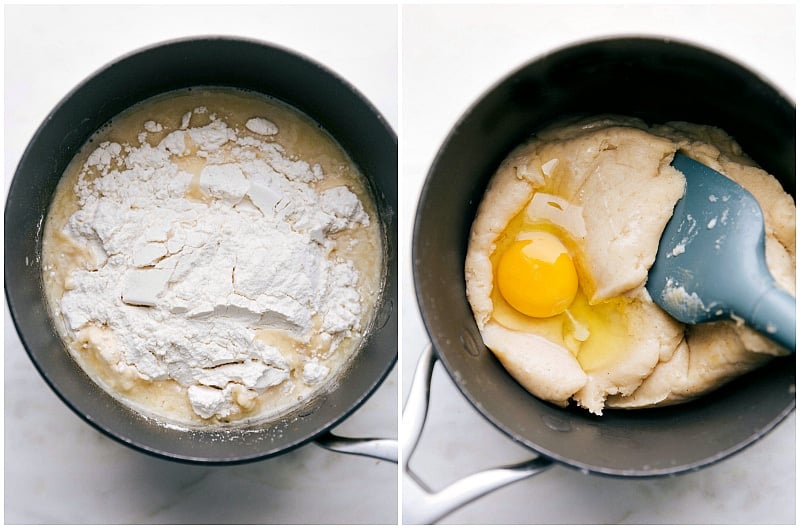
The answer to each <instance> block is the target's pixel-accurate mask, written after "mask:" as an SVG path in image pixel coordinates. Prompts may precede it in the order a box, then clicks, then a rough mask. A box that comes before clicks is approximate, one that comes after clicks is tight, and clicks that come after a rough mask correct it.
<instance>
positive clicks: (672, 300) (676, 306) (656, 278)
mask: <svg viewBox="0 0 800 529" xmlns="http://www.w3.org/2000/svg"><path fill="white" fill-rule="evenodd" d="M672 166H673V167H675V168H676V169H677V170H679V171H680V172H681V173H683V174H684V176H685V177H686V193H685V194H684V196H683V198H681V199H680V200H679V201H678V203H677V205H676V206H675V211H674V212H673V215H672V219H670V221H669V223H668V224H667V227H666V228H665V230H664V233H663V234H662V236H661V242H660V243H659V247H658V254H657V256H656V261H655V263H654V264H653V267H652V268H651V269H650V273H649V276H648V280H647V285H646V287H647V290H648V292H649V293H650V296H651V297H652V298H653V300H654V301H655V302H656V303H657V304H658V305H659V306H660V307H661V308H663V309H664V310H665V311H667V312H668V313H669V314H670V315H671V316H672V317H674V318H675V319H677V320H678V321H681V322H684V323H689V324H695V323H703V322H708V321H714V320H720V319H731V318H733V319H739V320H741V321H743V322H744V323H745V324H746V325H749V326H750V327H752V328H753V329H755V330H756V331H758V332H760V333H762V334H764V335H765V336H767V337H769V338H771V339H772V340H774V341H775V342H777V343H779V344H781V345H783V346H784V347H786V348H787V349H789V350H790V351H794V350H795V343H796V302H795V298H794V297H793V296H792V295H791V294H789V293H788V292H787V291H785V290H783V289H781V288H780V287H779V286H778V285H777V284H776V283H775V280H774V279H773V277H772V275H771V274H770V272H769V270H768V269H767V264H766V259H765V256H764V251H765V250H764V217H763V215H762V212H761V208H760V207H759V205H758V202H756V199H755V198H754V197H753V195H751V194H750V193H749V192H748V191H747V190H746V189H744V188H743V187H741V186H740V185H738V184H737V183H735V182H734V181H733V180H730V179H729V178H727V177H726V176H724V175H722V174H720V173H718V172H716V171H714V170H713V169H711V168H710V167H707V166H705V165H703V164H701V163H699V162H697V161H695V160H692V159H691V158H688V157H686V156H684V155H682V154H676V155H675V158H674V160H673V162H672Z"/></svg>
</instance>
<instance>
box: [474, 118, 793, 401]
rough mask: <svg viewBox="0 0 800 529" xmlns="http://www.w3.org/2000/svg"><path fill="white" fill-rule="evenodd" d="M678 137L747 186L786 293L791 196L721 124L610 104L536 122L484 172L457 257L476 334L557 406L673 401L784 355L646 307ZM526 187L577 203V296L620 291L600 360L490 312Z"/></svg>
mask: <svg viewBox="0 0 800 529" xmlns="http://www.w3.org/2000/svg"><path fill="white" fill-rule="evenodd" d="M678 150H680V151H682V152H684V153H686V154H687V155H689V156H690V157H692V158H695V159H697V160H698V161H700V162H702V163H704V164H706V165H708V166H710V167H712V168H713V169H716V170H718V171H720V172H722V173H723V174H725V175H727V176H728V177H729V178H731V179H733V180H734V181H736V182H738V183H739V184H741V185H742V186H744V187H745V188H746V189H748V190H749V191H750V192H751V193H752V194H753V195H754V196H755V197H756V199H757V200H758V201H759V203H760V205H761V207H762V209H763V210H764V213H765V222H766V235H767V264H768V266H769V268H770V271H771V272H772V274H773V276H774V277H775V279H776V281H777V282H778V284H779V285H780V286H781V287H782V288H784V289H786V290H788V291H790V292H791V293H792V294H794V292H795V274H794V271H795V205H794V201H793V199H792V197H791V196H789V195H788V194H786V193H785V192H784V191H783V189H782V188H781V186H780V183H779V182H778V181H777V180H776V179H775V178H773V177H772V176H771V175H769V174H767V173H766V172H764V171H763V170H761V169H760V168H758V167H757V166H756V164H755V163H754V162H752V161H751V160H750V159H749V158H747V157H746V155H744V154H743V153H742V152H741V149H740V147H739V146H738V145H737V144H736V142H735V141H734V140H733V139H732V138H731V137H729V136H728V135H727V134H726V133H725V132H723V131H721V130H719V129H716V128H712V127H704V126H698V125H692V124H687V123H669V124H666V125H659V126H652V127H648V126H647V125H646V124H645V123H643V122H641V121H639V120H635V119H630V118H620V117H613V116H611V117H602V118H595V119H592V120H586V121H582V122H577V123H572V124H569V125H561V126H558V127H554V128H551V129H549V130H546V131H543V132H542V133H540V134H538V136H537V137H536V138H534V139H533V140H531V141H530V142H528V143H526V144H525V145H522V146H520V147H519V148H517V149H516V150H514V151H513V152H512V153H511V154H510V155H509V156H508V157H507V158H506V160H505V161H504V162H503V163H502V164H501V166H500V168H499V169H498V171H497V173H496V174H495V175H494V177H493V178H492V180H491V182H490V184H489V186H488V188H487V191H486V193H485V195H484V198H483V201H482V202H481V204H480V206H479V209H478V214H477V216H476V219H475V221H474V224H473V227H472V232H471V234H470V243H469V248H468V252H467V258H466V263H465V274H466V288H467V296H468V299H469V302H470V304H471V306H472V309H473V312H474V315H475V319H476V322H477V324H478V327H479V329H480V330H481V333H482V336H483V339H484V342H485V343H486V345H487V347H489V348H490V349H491V350H492V351H493V352H494V353H495V355H496V356H497V357H498V359H499V360H500V361H501V363H502V364H503V365H504V366H505V367H506V369H507V370H508V371H509V372H510V373H511V374H512V376H514V378H515V379H516V380H517V381H518V382H519V383H520V384H521V385H523V386H524V387H525V388H526V389H527V390H528V391H530V392H531V393H533V394H534V395H536V396H537V397H539V398H542V399H544V400H548V401H551V402H554V403H557V404H559V405H566V404H567V403H568V402H569V400H570V399H572V400H574V401H576V402H577V403H578V404H579V405H580V406H582V407H584V408H587V409H588V410H590V411H591V412H593V413H596V414H602V410H603V408H604V407H606V406H607V407H619V408H637V407H651V406H660V405H666V404H672V403H677V402H681V401H684V400H688V399H691V398H694V397H697V396H699V395H701V394H703V393H706V392H708V391H710V390H712V389H714V388H717V387H719V386H720V385H722V384H724V383H725V382H726V381H728V380H730V379H732V378H734V377H736V376H739V375H741V374H743V373H745V372H747V371H749V370H751V369H753V368H754V367H756V366H758V365H761V364H763V363H764V362H765V361H766V360H767V359H769V358H770V357H772V356H776V355H784V354H787V351H785V350H783V349H782V348H780V347H779V346H777V345H776V344H774V343H772V342H771V341H769V340H767V339H765V338H763V337H761V336H760V335H758V334H756V333H755V332H753V331H751V330H750V329H748V328H746V327H744V326H742V325H737V324H735V323H733V322H730V323H728V322H724V323H715V324H707V325H700V326H689V327H687V326H685V325H683V324H681V323H679V322H677V321H675V320H673V319H672V318H671V317H670V316H668V315H667V314H666V313H665V312H663V311H662V310H661V309H660V308H659V307H657V306H656V305H655V304H654V303H653V302H652V300H651V299H650V297H649V295H648V293H647V291H646V289H645V288H644V285H645V283H646V279H647V272H648V270H649V268H650V266H651V265H652V264H653V262H654V260H655V256H656V252H657V249H658V242H659V239H660V236H661V233H662V231H663V229H664V227H665V226H666V223H667V222H668V221H669V219H670V217H671V216H672V210H673V208H674V206H675V203H676V202H677V201H678V200H679V198H680V197H681V196H682V195H683V191H684V188H685V179H684V177H683V175H682V174H681V173H680V172H678V171H677V170H675V169H674V168H672V167H671V166H670V162H671V161H672V158H673V156H674V154H675V152H677V151H678ZM537 192H546V193H548V194H552V195H555V196H558V197H561V198H563V199H566V200H567V201H568V202H569V203H570V204H574V205H575V206H576V207H577V208H579V211H581V212H582V217H583V224H585V233H581V234H580V235H582V236H580V237H576V238H575V240H574V241H573V243H574V249H573V252H572V253H573V259H574V261H575V265H576V269H577V272H578V276H579V278H580V282H581V288H582V290H583V291H584V292H585V296H586V298H587V300H588V304H589V305H590V306H596V305H597V304H602V303H604V302H609V301H613V300H620V299H622V300H624V303H623V304H622V305H621V306H622V307H623V308H622V309H620V314H621V316H620V317H621V322H622V323H621V324H622V325H624V326H625V329H626V332H625V333H624V334H625V336H623V337H622V338H620V339H619V340H618V341H617V344H618V345H620V347H619V348H618V349H619V351H617V353H616V354H615V355H614V358H613V359H612V360H609V362H606V363H605V364H604V365H596V366H589V367H588V368H584V367H583V366H582V365H581V363H580V362H579V361H578V357H576V354H575V352H574V351H570V350H569V348H568V347H565V345H564V344H563V343H559V340H557V339H553V338H552V337H551V336H549V335H548V334H547V333H544V335H537V334H535V333H531V332H528V331H526V330H525V329H522V328H514V326H513V325H508V324H507V323H505V320H503V319H502V318H500V320H501V321H498V319H496V318H495V317H494V316H495V309H496V308H498V307H495V304H496V303H495V301H494V300H496V299H497V298H496V297H495V298H494V300H493V295H492V294H493V289H494V272H493V264H492V260H491V256H492V254H493V252H494V251H495V249H496V246H497V241H498V239H499V237H500V236H501V234H502V233H503V232H504V230H506V228H507V227H508V225H509V222H511V221H512V219H513V218H514V217H515V216H517V215H518V214H519V213H520V212H521V211H522V210H523V208H525V207H526V206H527V205H528V203H529V202H530V201H531V198H532V196H533V195H534V194H535V193H537ZM617 302H618V301H617ZM543 328H544V327H543Z"/></svg>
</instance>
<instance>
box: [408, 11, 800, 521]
mask: <svg viewBox="0 0 800 529" xmlns="http://www.w3.org/2000/svg"><path fill="white" fill-rule="evenodd" d="M584 4H585V5H578V6H547V5H514V6H508V5H506V6H502V5H501V6H491V7H489V6H410V5H408V6H405V8H404V9H403V30H402V65H403V71H402V89H401V96H402V142H401V160H402V162H403V167H402V171H401V185H402V186H403V188H402V197H403V201H402V209H401V217H402V219H403V225H402V231H401V244H403V245H405V246H403V249H404V250H403V255H406V256H408V255H409V244H410V241H411V228H412V222H413V213H414V210H415V206H416V200H417V196H418V193H419V189H420V186H421V185H422V182H423V179H424V177H425V174H426V172H427V170H428V168H429V167H430V164H431V162H432V160H433V157H434V156H435V154H436V150H437V149H438V148H439V146H440V145H441V144H442V142H443V141H444V139H445V136H446V135H447V133H448V131H449V130H450V128H451V127H452V126H453V124H454V123H455V122H456V121H457V119H458V118H459V117H460V116H461V115H462V113H464V112H465V111H466V109H467V107H468V106H469V105H471V104H472V103H473V102H474V101H475V100H476V99H477V98H478V97H479V96H480V95H481V94H482V93H483V92H484V91H486V90H487V89H488V88H489V87H490V86H491V85H493V84H494V83H495V82H497V81H499V80H500V79H501V78H502V77H504V76H505V75H507V74H508V73H510V72H511V71H512V70H513V69H515V68H517V67H519V66H521V65H522V64H523V63H525V62H528V61H529V60H531V59H533V58H534V57H536V56H538V55H540V54H542V53H544V52H546V51H548V50H551V49H553V48H555V47H560V46H563V45H566V44H569V43H573V42H575V41H579V40H584V39H588V38H593V37H599V36H608V35H615V34H647V35H658V36H670V37H672V38H681V39H684V40H690V41H692V42H695V43H699V44H702V45H705V46H708V47H711V48H714V49H716V50H718V51H721V52H723V53H725V54H727V55H729V56H732V57H736V58H737V59H738V60H739V61H741V62H744V63H745V64H747V65H748V66H750V67H752V68H753V69H755V70H756V71H758V72H760V73H761V74H762V75H764V76H766V77H767V78H768V79H770V80H772V81H773V82H774V83H775V84H777V85H778V86H780V87H781V88H782V89H783V90H785V91H786V92H787V93H788V94H789V95H790V98H791V100H792V101H794V90H795V88H794V82H795V81H794V76H795V24H796V21H795V12H794V7H793V6H790V5H783V6H778V7H775V6H768V5H764V4H761V5H759V6H737V5H717V6H694V5H678V6H655V5H624V6H623V5H618V6H594V5H591V4H588V3H586V2H584ZM640 4H641V2H640ZM743 104H746V102H743ZM403 264H404V265H405V268H404V270H403V280H404V283H403V289H402V294H403V297H402V302H403V332H402V340H403V345H402V347H403V364H402V386H403V401H404V402H405V396H406V394H407V391H408V384H409V383H410V380H411V376H412V373H413V370H414V367H415V361H416V358H417V357H418V355H419V353H420V352H421V351H422V349H423V347H424V346H425V344H426V343H427V336H426V335H425V331H424V328H423V326H422V324H421V322H420V320H419V314H418V312H417V305H416V299H415V296H414V289H413V282H412V278H411V270H410V260H409V258H406V259H405V260H404V261H403ZM795 429H796V418H795V415H794V414H792V416H791V417H790V418H789V419H788V420H787V421H785V422H784V423H783V424H782V425H780V426H779V427H778V428H777V429H776V430H775V431H773V432H772V433H771V434H770V435H768V436H767V437H766V438H764V439H762V440H761V441H760V442H758V443H756V444H755V445H754V446H752V447H750V448H749V449H747V450H745V451H744V452H742V453H740V454H738V455H736V456H734V457H733V458H731V459H728V460H726V461H723V462H722V463H719V464H718V465H716V466H713V467H710V468H708V469H705V470H703V471H700V472H697V473H693V474H687V475H682V476H678V477H675V478H672V479H649V480H633V481H632V480H621V479H612V478H603V477H597V476H584V475H582V474H580V473H579V472H576V471H572V470H568V469H565V468H562V467H556V468H551V469H550V470H548V471H546V472H545V473H543V474H541V475H539V476H536V477H533V478H529V479H527V480H525V481H522V482H519V483H516V484H513V485H510V486H509V487H507V488H505V489H502V490H500V491H497V492H495V493H492V494H490V495H488V496H486V497H484V498H482V499H480V500H478V501H475V502H473V503H472V504H470V505H469V506H467V507H465V508H464V509H462V510H460V511H458V512H456V513H454V514H452V515H450V516H449V517H447V518H445V519H444V520H443V522H444V523H501V524H502V523H537V524H538V523H546V524H557V523H568V524H573V523H574V524H578V523H598V524H600V523H602V524H605V523H696V524H703V523H725V524H730V523H793V522H794V521H795V519H796V516H795V514H796V507H795V498H796V489H795V446H796V445H795ZM530 458H531V452H528V451H527V450H525V449H523V448H521V447H520V446H519V445H517V444H515V443H514V442H512V441H510V440H509V439H507V438H506V437H505V436H504V435H502V434H501V433H499V432H498V431H497V430H495V429H494V427H492V426H491V425H489V424H488V423H487V422H486V421H485V420H483V419H482V417H481V416H480V415H479V414H478V413H477V412H476V411H475V410H474V409H473V408H472V407H471V406H470V404H469V403H468V402H467V401H466V399H464V398H463V396H462V395H461V394H460V393H459V392H458V390H457V389H456V388H455V386H454V385H453V383H452V381H451V380H450V378H449V377H448V376H447V373H446V372H445V371H444V369H442V368H441V366H437V367H436V370H435V372H434V376H433V387H432V390H431V409H430V414H429V417H428V422H427V426H426V429H425V430H424V432H423V436H422V439H421V441H420V445H419V447H418V449H417V451H416V452H415V453H414V456H413V457H412V459H411V467H412V468H413V469H414V470H415V471H416V472H417V473H418V474H420V475H421V476H422V477H423V478H424V479H425V480H426V481H427V483H428V484H429V485H430V486H432V487H433V488H434V489H437V490H438V489H440V488H442V487H444V486H445V485H447V484H449V483H452V482H453V481H454V480H456V479H458V478H461V477H464V476H466V475H467V474H470V473H472V472H475V471H477V470H482V469H486V468H488V467H490V466H493V465H503V464H509V463H514V462H519V461H523V460H527V459H530Z"/></svg>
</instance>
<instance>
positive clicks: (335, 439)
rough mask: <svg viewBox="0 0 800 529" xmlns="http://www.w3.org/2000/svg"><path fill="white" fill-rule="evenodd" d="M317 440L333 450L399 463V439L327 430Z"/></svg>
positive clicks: (321, 444) (320, 444) (324, 446)
mask: <svg viewBox="0 0 800 529" xmlns="http://www.w3.org/2000/svg"><path fill="white" fill-rule="evenodd" d="M315 442H316V443H317V444H318V445H319V446H321V447H322V448H325V449H327V450H330V451H332V452H339V453H342V454H353V455H357V456H366V457H372V458H375V459H380V460H382V461H388V462H390V463H397V439H379V438H372V437H365V438H357V437H342V436H340V435H336V434H335V433H332V432H325V433H324V434H322V435H321V436H319V437H317V438H316V439H315Z"/></svg>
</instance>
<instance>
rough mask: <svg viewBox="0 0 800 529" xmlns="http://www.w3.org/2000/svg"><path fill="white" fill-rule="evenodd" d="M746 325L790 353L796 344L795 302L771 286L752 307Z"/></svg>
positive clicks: (782, 291) (785, 293)
mask: <svg viewBox="0 0 800 529" xmlns="http://www.w3.org/2000/svg"><path fill="white" fill-rule="evenodd" d="M748 324H749V325H751V326H752V327H753V328H755V329H756V330H757V331H759V332H760V333H762V334H764V335H765V336H767V337H769V338H771V339H772V340H774V341H775V342H777V343H779V344H780V345H782V346H784V347H786V348H787V349H789V350H790V351H792V352H794V351H795V346H796V344H797V328H796V325H797V301H796V300H795V298H794V297H793V296H792V295H791V294H789V293H788V292H787V291H785V290H783V289H781V288H778V287H777V286H773V287H771V288H769V289H768V290H766V291H765V292H764V294H763V295H762V296H761V298H760V299H759V300H758V301H757V302H756V304H755V305H754V306H753V309H752V312H751V314H750V318H749V319H748Z"/></svg>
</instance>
